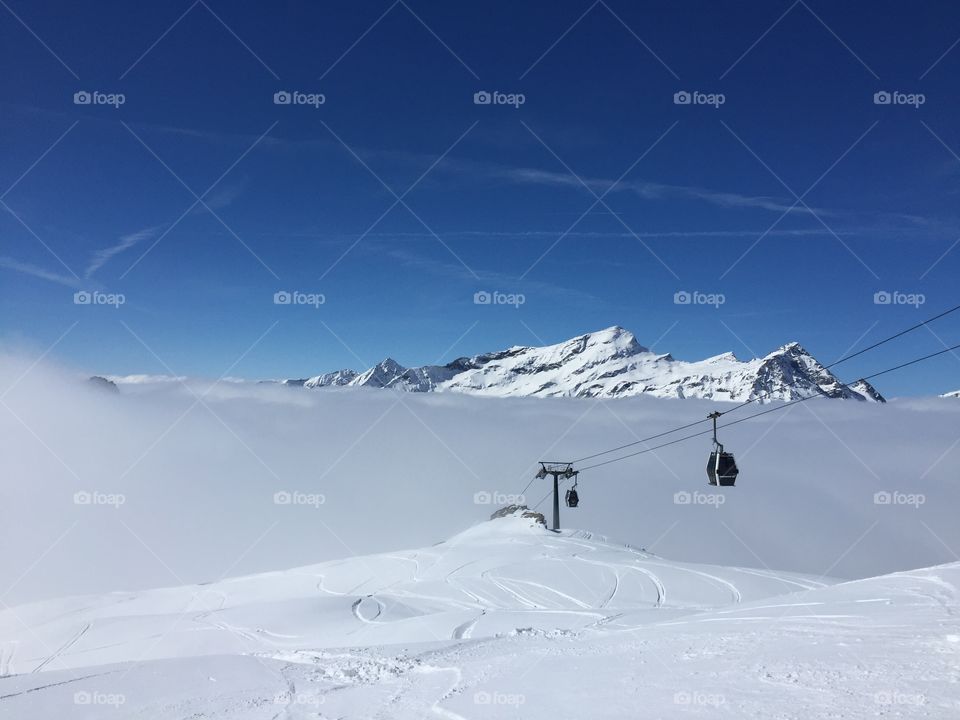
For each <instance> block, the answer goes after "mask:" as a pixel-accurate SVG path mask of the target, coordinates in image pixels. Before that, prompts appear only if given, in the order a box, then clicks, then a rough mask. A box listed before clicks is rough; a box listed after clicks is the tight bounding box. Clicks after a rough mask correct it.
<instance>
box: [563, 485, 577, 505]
mask: <svg viewBox="0 0 960 720" xmlns="http://www.w3.org/2000/svg"><path fill="white" fill-rule="evenodd" d="M566 500H567V507H572V508H575V507H577V505H579V504H580V496H579V495H578V494H577V491H576V489H575V488H570V489H569V490H567V495H566Z"/></svg>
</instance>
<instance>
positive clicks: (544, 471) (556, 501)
mask: <svg viewBox="0 0 960 720" xmlns="http://www.w3.org/2000/svg"><path fill="white" fill-rule="evenodd" d="M576 474H577V473H576V471H575V470H574V469H573V463H568V462H547V461H545V460H542V461H541V462H540V471H539V472H538V473H537V477H538V478H545V477H546V476H547V475H552V476H553V529H554V530H559V529H560V478H561V477H562V478H564V479H565V480H569V479H570V478H572V477H573V476H574V475H576Z"/></svg>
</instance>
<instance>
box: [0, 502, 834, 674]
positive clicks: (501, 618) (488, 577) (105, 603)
mask: <svg viewBox="0 0 960 720" xmlns="http://www.w3.org/2000/svg"><path fill="white" fill-rule="evenodd" d="M829 582H831V581H830V580H827V579H821V578H813V577H809V576H805V575H797V574H791V573H772V572H767V571H760V570H752V569H739V568H724V567H713V566H709V565H703V566H701V565H693V564H688V563H676V562H669V561H666V560H663V559H661V558H659V557H657V556H655V555H653V554H651V553H647V552H645V551H642V550H638V549H634V548H631V547H628V546H624V545H620V544H616V543H611V542H609V541H608V540H606V539H605V538H602V537H598V536H594V535H592V534H590V533H585V532H578V531H563V532H561V533H553V532H550V531H548V530H546V529H545V528H544V527H543V525H542V524H539V523H537V522H536V521H534V520H531V519H528V518H522V517H515V516H511V517H506V518H498V519H496V520H491V521H488V522H486V523H482V524H481V525H478V526H476V527H474V528H471V529H470V530H467V531H466V532H463V533H461V534H459V535H457V536H455V537H453V538H452V539H450V540H448V541H447V542H444V543H440V544H438V545H435V546H433V547H430V548H424V549H421V550H416V551H406V552H395V553H387V554H382V555H372V556H365V557H356V558H351V559H349V560H342V561H335V562H328V563H323V564H320V565H314V566H309V567H302V568H295V569H293V570H286V571H282V572H273V573H265V574H260V575H252V576H247V577H240V578H233V579H229V580H221V581H218V582H214V583H210V584H205V585H194V586H186V587H181V588H166V589H159V590H147V591H142V592H130V593H124V592H118V593H111V594H108V595H105V596H81V597H73V598H67V599H63V600H52V601H42V602H39V603H33V604H28V605H23V606H20V607H18V608H16V609H15V610H13V611H7V612H4V613H0V628H2V636H3V637H15V638H17V640H16V643H17V651H16V654H15V656H13V657H11V658H8V660H7V663H6V668H7V672H8V673H10V674H21V673H30V672H37V671H49V670H54V669H64V668H75V669H79V668H87V667H89V666H93V665H104V664H109V663H116V662H124V661H127V660H131V659H137V658H141V659H148V658H149V659H158V658H169V657H181V656H184V655H191V656H192V655H217V654H224V653H226V654H229V653H237V652H242V653H258V654H267V655H270V656H273V655H277V654H281V655H287V654H295V653H297V652H298V651H300V650H302V649H320V648H330V647H341V646H353V645H362V646H372V645H386V644H396V643H416V642H427V641H436V640H448V639H451V638H453V639H462V638H481V637H491V636H494V635H497V634H499V633H504V632H511V631H514V630H516V628H518V627H528V626H529V627H537V628H542V629H548V630H555V629H557V628H561V629H564V630H578V629H582V628H586V627H598V626H601V625H607V624H610V625H611V626H612V627H616V626H618V625H620V624H622V623H624V622H627V620H626V619H627V618H629V622H630V623H633V622H647V621H649V620H653V619H656V620H658V621H660V620H664V619H666V618H674V617H679V616H681V615H685V614H689V613H691V612H698V611H702V610H704V609H709V608H717V607H724V606H726V605H729V604H731V603H740V602H747V601H750V600H755V599H759V598H764V597H768V596H772V595H777V594H782V593H784V592H788V591H791V590H797V589H810V588H816V587H823V586H825V585H826V584H828V583H829ZM651 613H652V614H651ZM21 621H23V622H25V623H26V624H28V625H29V626H30V627H31V628H33V630H32V631H31V632H24V630H23V626H22V625H21V624H20V623H21ZM160 634H162V636H161V635H160ZM51 648H53V649H56V651H55V652H50V649H51Z"/></svg>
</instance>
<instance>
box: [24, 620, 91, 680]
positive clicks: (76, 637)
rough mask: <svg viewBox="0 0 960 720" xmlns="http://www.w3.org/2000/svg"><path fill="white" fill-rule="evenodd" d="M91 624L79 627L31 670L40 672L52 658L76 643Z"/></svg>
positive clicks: (57, 656) (54, 658)
mask: <svg viewBox="0 0 960 720" xmlns="http://www.w3.org/2000/svg"><path fill="white" fill-rule="evenodd" d="M92 625H93V623H87V624H86V625H84V626H83V627H82V628H80V630H78V631H77V633H76V634H75V635H74V636H73V637H71V638H70V639H69V640H67V641H66V642H65V643H64V644H63V645H61V646H60V647H59V648H57V649H56V650H54V651H53V653H51V654H50V655H48V656H47V657H46V658H45V659H44V660H43V662H41V663H40V664H39V665H37V666H36V667H35V668H34V669H33V672H35V673H38V672H40V671H41V670H43V668H45V667H46V666H47V665H49V664H50V663H52V662H53V661H54V660H56V659H57V658H59V657H60V656H61V655H63V654H64V653H65V652H67V651H68V650H69V649H70V648H72V647H73V646H74V645H76V644H77V643H78V642H79V641H80V638H82V637H83V636H84V635H86V634H87V631H88V630H89V629H90V628H91V626H92Z"/></svg>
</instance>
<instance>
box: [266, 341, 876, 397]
mask: <svg viewBox="0 0 960 720" xmlns="http://www.w3.org/2000/svg"><path fill="white" fill-rule="evenodd" d="M281 382H282V383H284V384H286V385H291V386H302V387H304V388H328V387H339V386H349V387H373V388H388V389H392V390H401V391H407V392H458V393H468V394H472V395H486V396H494V397H525V396H538V397H602V398H617V397H629V396H635V395H653V396H656V397H664V398H703V399H709V400H728V401H735V402H743V401H746V400H757V401H761V402H763V401H768V400H787V401H789V400H797V399H800V398H803V397H810V396H812V395H823V396H826V397H830V398H843V399H853V400H866V401H873V402H885V400H884V398H883V396H882V395H881V394H880V393H879V392H877V390H876V389H874V388H873V386H871V385H870V383H868V382H866V381H865V380H858V381H857V382H854V383H851V384H848V385H845V384H844V383H842V382H841V381H840V380H839V379H838V378H837V377H836V376H835V375H834V374H833V373H831V372H830V371H829V370H828V369H827V368H826V367H825V366H824V365H822V364H821V363H820V362H818V361H817V360H816V358H814V357H813V356H812V355H811V354H810V353H809V352H807V351H806V350H805V349H804V348H803V347H802V346H801V345H800V344H799V343H796V342H792V343H788V344H787V345H784V346H782V347H780V348H778V349H777V350H774V351H773V352H771V353H770V354H769V355H766V356H764V357H762V358H755V359H752V360H739V359H737V357H736V356H735V355H734V354H733V353H729V352H728V353H724V354H722V355H717V356H715V357H711V358H707V359H706V360H700V361H695V362H690V361H685V360H677V359H675V358H673V357H672V356H671V355H670V354H669V353H667V354H663V353H656V352H653V351H651V350H649V349H647V348H645V347H643V346H642V345H640V343H638V342H637V339H636V338H635V337H634V336H633V334H632V333H631V332H629V331H628V330H625V329H624V328H622V327H619V326H614V327H609V328H606V329H604V330H599V331H597V332H591V333H587V334H585V335H580V336H578V337H575V338H573V339H571V340H567V341H566V342H562V343H558V344H556V345H547V346H543V347H526V346H515V347H511V348H508V349H506V350H500V351H496V352H488V353H482V354H480V355H474V356H472V357H461V358H457V359H456V360H454V361H452V362H450V363H447V364H446V365H425V366H422V367H409V368H408V367H404V366H403V365H401V364H400V363H398V362H397V361H396V360H394V359H392V358H387V359H385V360H383V361H382V362H380V363H379V364H377V365H375V366H374V367H372V368H369V369H368V370H365V371H363V372H357V371H356V370H348V369H344V370H337V371H334V372H328V373H323V374H321V375H316V376H314V377H310V378H303V379H290V380H282V381H281Z"/></svg>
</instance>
